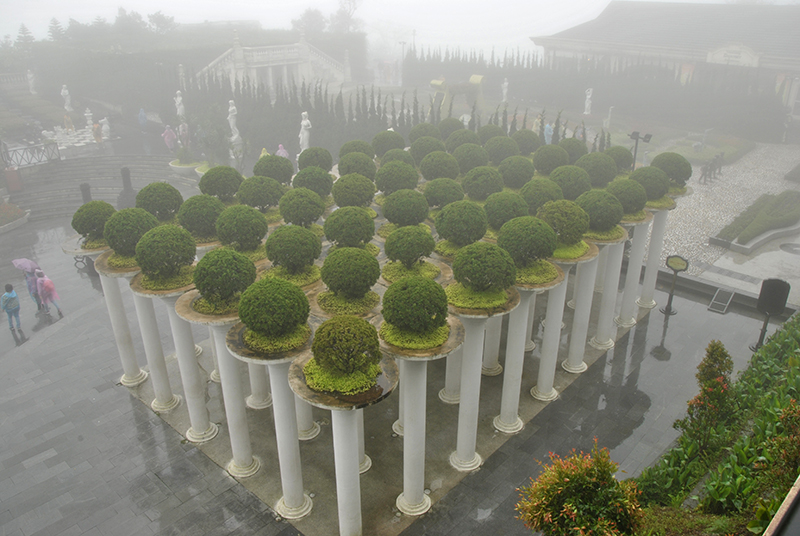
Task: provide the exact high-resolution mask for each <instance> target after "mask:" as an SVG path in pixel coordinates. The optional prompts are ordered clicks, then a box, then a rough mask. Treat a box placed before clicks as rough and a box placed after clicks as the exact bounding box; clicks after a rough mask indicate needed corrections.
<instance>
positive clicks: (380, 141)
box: [339, 130, 406, 165]
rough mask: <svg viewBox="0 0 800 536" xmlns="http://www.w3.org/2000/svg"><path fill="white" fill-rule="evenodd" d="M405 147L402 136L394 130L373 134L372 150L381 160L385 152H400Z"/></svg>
mask: <svg viewBox="0 0 800 536" xmlns="http://www.w3.org/2000/svg"><path fill="white" fill-rule="evenodd" d="M405 147H406V140H405V139H403V135H402V134H400V133H399V132H395V131H394V130H384V131H383V132H378V133H377V134H375V137H373V138H372V149H373V150H374V151H375V155H376V156H377V157H378V158H381V159H382V158H383V155H385V154H386V153H387V151H391V150H392V149H400V150H401V151H402V150H403V149H405ZM339 165H341V164H339Z"/></svg>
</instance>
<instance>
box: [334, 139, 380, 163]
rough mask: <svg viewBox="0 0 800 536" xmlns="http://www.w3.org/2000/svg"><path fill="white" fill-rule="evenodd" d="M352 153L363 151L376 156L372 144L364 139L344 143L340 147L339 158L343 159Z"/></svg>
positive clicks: (369, 155)
mask: <svg viewBox="0 0 800 536" xmlns="http://www.w3.org/2000/svg"><path fill="white" fill-rule="evenodd" d="M350 153H363V154H365V155H367V156H368V157H370V158H375V150H374V149H373V148H372V145H370V144H369V143H367V142H365V141H364V140H350V141H346V142H345V143H344V145H342V146H341V147H340V148H339V159H340V160H341V159H342V158H343V157H344V156H345V155H348V154H350Z"/></svg>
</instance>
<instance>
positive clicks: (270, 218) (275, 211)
mask: <svg viewBox="0 0 800 536" xmlns="http://www.w3.org/2000/svg"><path fill="white" fill-rule="evenodd" d="M264 218H265V219H266V220H267V224H268V225H271V224H273V223H278V222H279V221H281V220H282V219H283V216H281V211H280V209H279V208H278V207H270V208H268V209H267V211H266V212H264Z"/></svg>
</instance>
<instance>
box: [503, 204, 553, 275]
mask: <svg viewBox="0 0 800 536" xmlns="http://www.w3.org/2000/svg"><path fill="white" fill-rule="evenodd" d="M557 244H558V239H557V237H556V232H555V231H554V230H553V228H552V227H550V226H549V225H548V224H547V223H545V222H543V221H542V220H540V219H539V218H535V217H533V216H522V217H520V218H514V219H513V220H509V221H507V222H506V223H505V224H504V225H503V226H502V227H501V228H500V232H499V233H498V235H497V245H498V246H500V247H501V248H503V249H504V250H506V251H507V252H508V254H509V255H511V258H512V259H514V263H515V264H516V265H517V266H519V267H520V268H524V267H525V266H528V264H530V263H531V262H534V261H538V260H543V259H547V258H548V257H552V256H553V252H554V251H555V250H556V245H557Z"/></svg>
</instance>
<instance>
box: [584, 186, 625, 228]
mask: <svg viewBox="0 0 800 536" xmlns="http://www.w3.org/2000/svg"><path fill="white" fill-rule="evenodd" d="M575 203H576V204H577V205H578V206H579V207H581V208H582V209H583V210H585V211H586V213H587V214H588V215H589V229H591V230H593V231H599V232H601V233H602V232H605V231H610V230H611V229H613V228H614V227H615V226H616V225H617V224H618V223H619V222H620V220H621V219H622V215H623V210H622V203H620V202H619V199H617V198H616V197H614V196H613V195H612V194H610V193H608V192H607V191H605V190H589V191H588V192H585V193H582V194H581V195H580V196H578V198H577V199H576V200H575Z"/></svg>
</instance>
